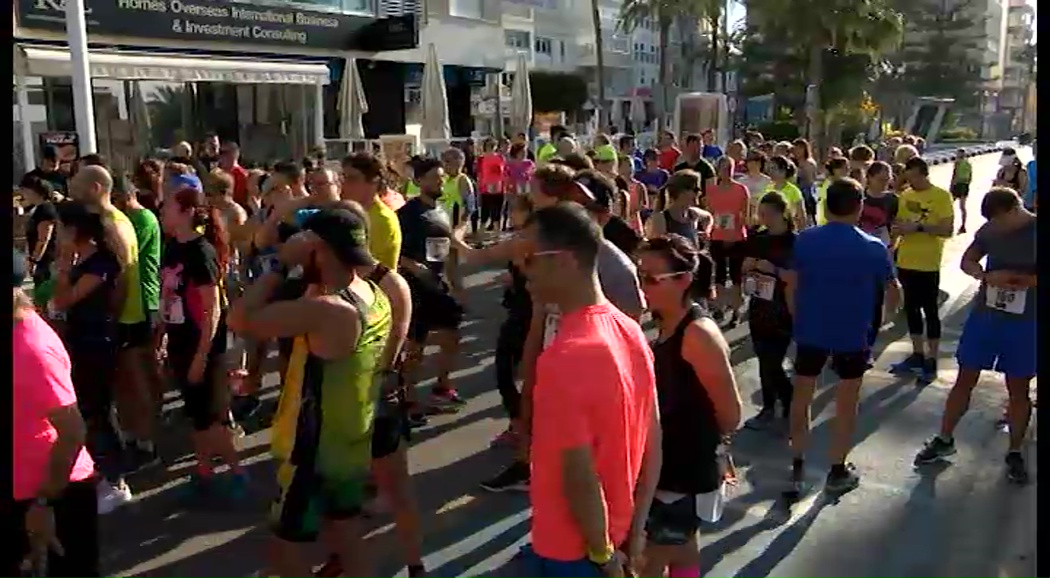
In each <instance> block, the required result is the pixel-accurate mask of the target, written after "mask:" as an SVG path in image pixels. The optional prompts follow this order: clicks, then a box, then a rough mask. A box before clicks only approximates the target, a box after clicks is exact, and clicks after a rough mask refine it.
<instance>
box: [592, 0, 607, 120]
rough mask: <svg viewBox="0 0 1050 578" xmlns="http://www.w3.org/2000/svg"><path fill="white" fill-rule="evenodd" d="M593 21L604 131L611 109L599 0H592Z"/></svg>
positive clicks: (599, 104)
mask: <svg viewBox="0 0 1050 578" xmlns="http://www.w3.org/2000/svg"><path fill="white" fill-rule="evenodd" d="M591 22H592V23H593V24H594V60H595V76H596V77H597V82H598V102H597V107H598V130H599V131H604V130H606V129H607V128H608V125H609V120H608V119H609V111H608V110H607V108H606V104H605V46H604V44H605V43H604V42H603V41H602V16H601V12H599V11H598V0H591Z"/></svg>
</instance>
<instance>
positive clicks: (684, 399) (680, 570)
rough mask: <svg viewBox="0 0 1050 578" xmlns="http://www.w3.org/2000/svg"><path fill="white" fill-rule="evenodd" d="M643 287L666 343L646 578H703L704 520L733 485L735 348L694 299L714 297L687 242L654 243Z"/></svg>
mask: <svg viewBox="0 0 1050 578" xmlns="http://www.w3.org/2000/svg"><path fill="white" fill-rule="evenodd" d="M639 255H640V261H639V265H638V279H639V280H640V281H641V285H642V291H643V292H644V293H645V297H646V300H647V301H648V303H649V309H650V310H651V311H652V312H653V316H654V317H655V318H656V320H657V323H658V326H659V329H660V335H659V337H658V338H657V339H656V341H655V342H653V344H652V348H653V356H654V366H655V369H656V392H657V397H658V401H659V404H660V426H661V429H662V433H663V436H662V440H663V441H662V449H663V464H662V467H661V470H660V480H659V482H658V483H657V486H656V487H657V490H656V495H655V497H654V499H653V504H652V507H651V508H650V511H649V517H648V521H647V522H646V528H645V532H646V536H647V539H648V544H647V545H646V549H645V556H644V559H645V563H644V567H643V568H640V569H637V570H639V571H640V574H639V575H640V576H664V575H665V571H668V572H666V575H669V576H675V577H678V576H682V577H685V576H690V577H692V576H697V577H698V576H700V557H699V551H700V549H699V544H698V543H697V531H698V529H699V527H700V521H701V520H704V521H707V522H717V521H718V520H719V518H721V515H722V509H723V506H724V503H725V498H726V490H727V485H728V483H730V482H731V481H732V480H733V477H734V473H733V468H732V461H731V460H730V459H729V455H728V452H727V451H726V443H725V440H726V439H727V436H729V435H730V434H731V433H732V432H733V431H734V430H736V428H737V425H738V424H739V422H740V412H741V401H740V392H739V391H738V390H737V386H736V380H735V378H734V377H733V368H732V365H731V364H730V362H729V344H728V343H727V342H726V340H725V337H723V336H722V331H721V330H720V329H719V328H718V325H717V324H716V323H715V322H714V321H713V320H712V319H711V318H710V317H709V315H708V312H707V310H706V308H705V307H704V306H702V305H699V304H697V303H696V302H695V301H694V300H693V298H692V295H694V294H696V293H697V292H701V293H702V292H704V289H705V288H706V289H707V292H710V289H711V283H712V270H713V268H714V266H713V263H712V261H711V258H710V257H709V256H708V255H707V254H706V253H703V252H699V251H697V250H696V247H695V246H694V245H693V244H692V243H691V242H690V241H689V240H687V239H686V238H685V237H682V236H681V235H675V234H670V235H664V236H660V237H656V238H654V239H651V240H649V241H648V242H646V243H645V244H644V245H642V248H641V250H640V252H639Z"/></svg>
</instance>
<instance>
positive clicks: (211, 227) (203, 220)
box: [193, 206, 230, 271]
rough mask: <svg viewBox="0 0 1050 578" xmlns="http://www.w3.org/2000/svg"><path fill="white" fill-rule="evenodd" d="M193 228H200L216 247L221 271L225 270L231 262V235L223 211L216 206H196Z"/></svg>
mask: <svg viewBox="0 0 1050 578" xmlns="http://www.w3.org/2000/svg"><path fill="white" fill-rule="evenodd" d="M193 228H194V229H199V230H200V231H201V234H202V235H203V236H204V238H205V239H206V240H207V241H208V242H209V243H211V245H212V247H215V255H216V256H217V257H218V261H219V271H225V270H226V268H227V267H228V266H229V264H230V235H229V232H228V231H227V230H226V222H225V220H224V219H223V218H222V213H220V212H219V209H218V208H216V207H208V206H198V207H194V209H193Z"/></svg>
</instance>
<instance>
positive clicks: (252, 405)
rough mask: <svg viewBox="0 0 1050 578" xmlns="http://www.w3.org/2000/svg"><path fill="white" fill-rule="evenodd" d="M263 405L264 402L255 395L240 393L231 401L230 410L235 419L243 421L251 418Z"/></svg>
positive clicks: (239, 421)
mask: <svg viewBox="0 0 1050 578" xmlns="http://www.w3.org/2000/svg"><path fill="white" fill-rule="evenodd" d="M260 407H262V402H261V401H259V398H258V396H255V395H238V396H236V397H234V398H233V400H231V401H230V412H231V413H233V420H234V421H236V422H238V423H241V422H246V421H248V420H250V419H251V418H252V417H254V416H255V414H256V413H257V412H258V411H259V408H260Z"/></svg>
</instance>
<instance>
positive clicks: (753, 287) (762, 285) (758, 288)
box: [744, 273, 777, 301]
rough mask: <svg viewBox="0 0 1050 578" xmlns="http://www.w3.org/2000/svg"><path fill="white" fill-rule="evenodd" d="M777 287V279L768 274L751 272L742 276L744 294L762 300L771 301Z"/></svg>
mask: <svg viewBox="0 0 1050 578" xmlns="http://www.w3.org/2000/svg"><path fill="white" fill-rule="evenodd" d="M776 288H777V280H776V279H774V278H773V277H770V276H769V275H762V274H760V273H752V274H750V275H748V276H747V277H746V278H744V294H745V295H750V296H751V297H757V298H758V299H762V300H764V301H772V300H773V293H774V292H775V291H776Z"/></svg>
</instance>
